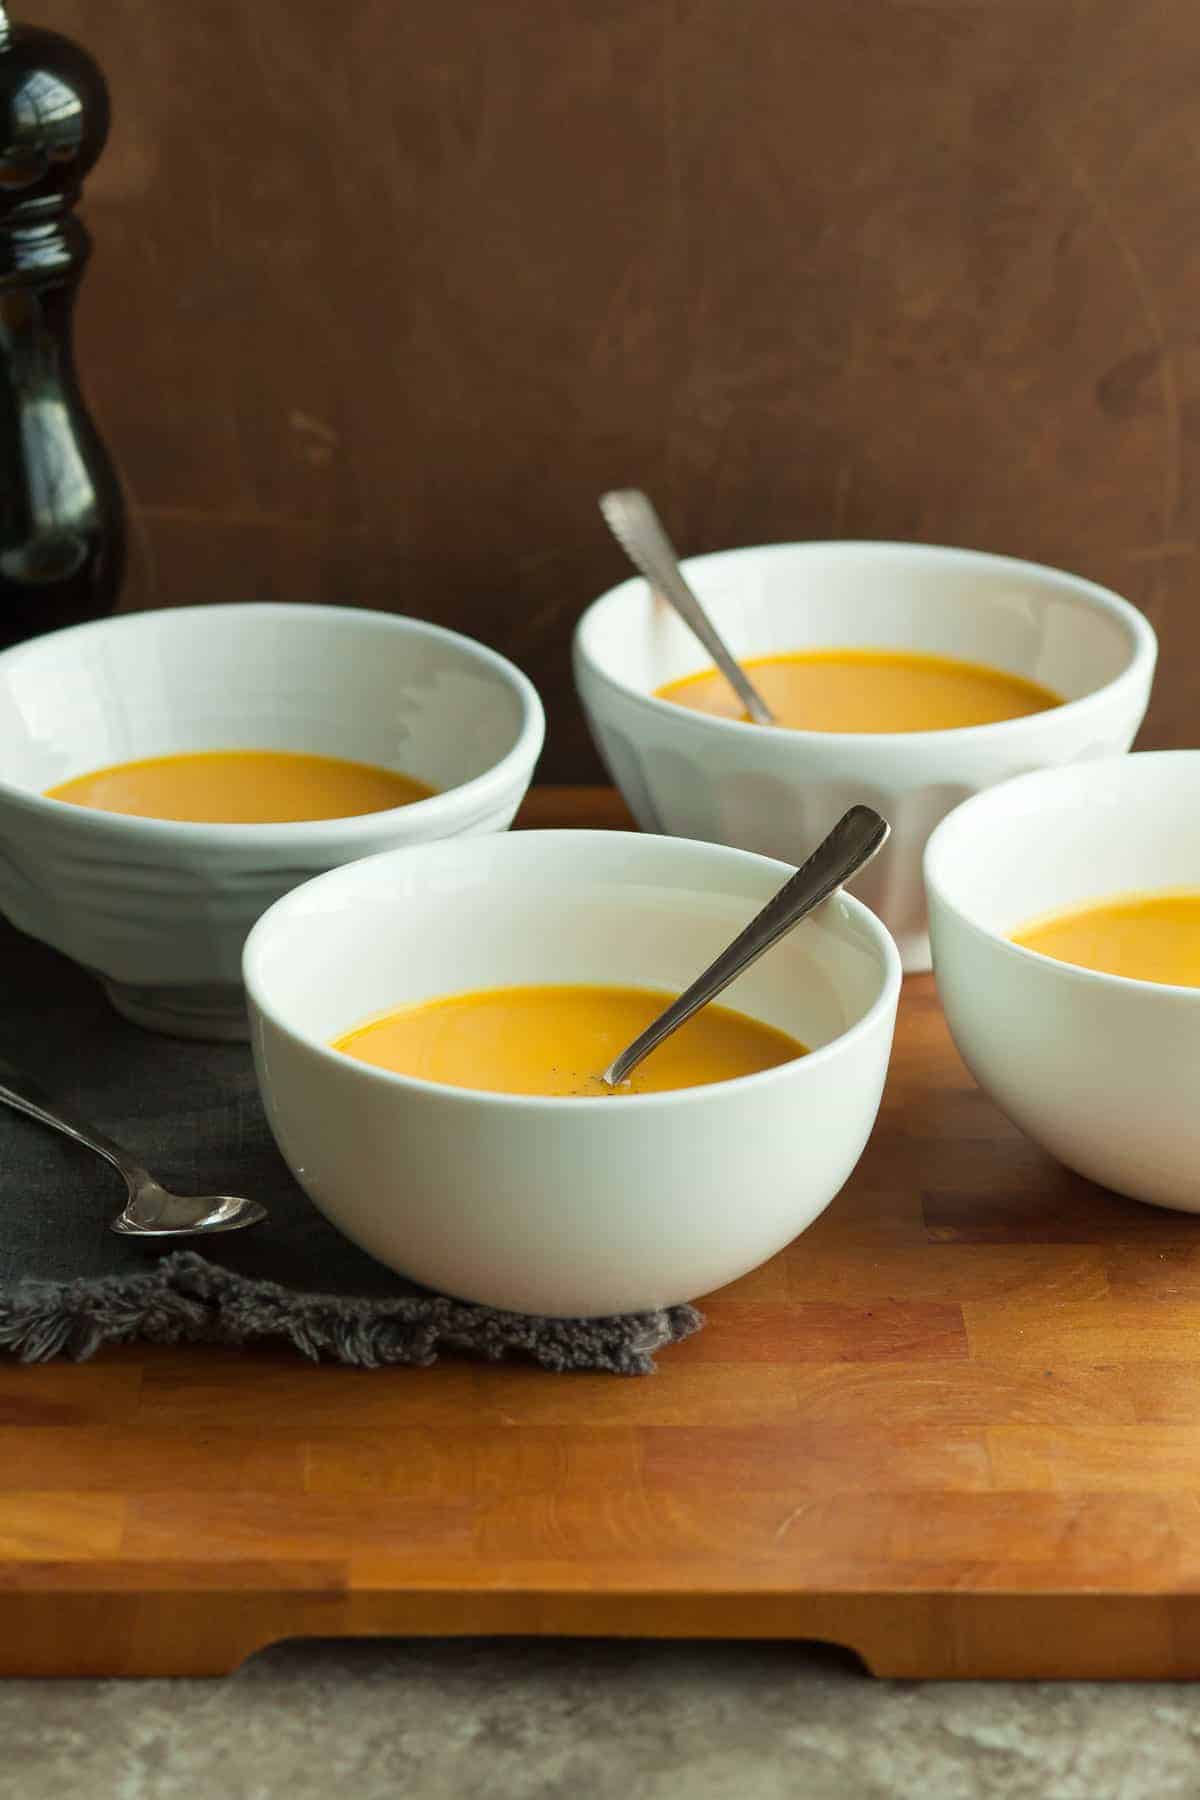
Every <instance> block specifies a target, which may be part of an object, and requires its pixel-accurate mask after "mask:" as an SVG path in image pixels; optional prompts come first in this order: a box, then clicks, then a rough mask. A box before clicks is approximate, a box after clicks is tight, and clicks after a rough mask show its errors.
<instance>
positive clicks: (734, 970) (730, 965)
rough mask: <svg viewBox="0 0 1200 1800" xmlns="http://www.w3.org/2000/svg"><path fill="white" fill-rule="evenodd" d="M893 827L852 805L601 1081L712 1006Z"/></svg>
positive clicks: (627, 1070)
mask: <svg viewBox="0 0 1200 1800" xmlns="http://www.w3.org/2000/svg"><path fill="white" fill-rule="evenodd" d="M890 830H891V827H890V826H889V824H888V823H887V820H886V819H881V818H880V816H879V814H878V813H877V812H872V810H871V808H870V807H869V806H852V807H851V808H850V811H849V812H848V813H843V815H842V817H841V818H840V819H839V820H838V822H837V824H836V825H835V826H834V828H833V830H832V831H831V832H830V833H829V836H828V837H827V838H825V839H823V841H822V842H821V843H820V844H818V846H817V848H816V849H815V850H814V851H813V853H812V855H811V856H810V857H809V859H808V861H807V862H806V863H804V864H802V865H801V867H800V868H799V869H797V870H796V873H795V874H794V875H791V876H789V877H788V879H787V881H785V882H784V884H783V886H782V887H781V888H780V890H779V892H778V893H777V894H776V895H775V896H774V897H773V898H772V899H770V900H768V901H767V904H766V905H765V906H764V907H763V909H762V911H761V912H760V913H756V914H755V916H754V918H753V919H751V921H750V923H749V924H748V925H747V926H746V928H745V930H744V931H741V932H739V933H738V935H737V937H735V938H734V940H733V942H732V944H730V945H728V947H727V948H726V949H724V950H722V952H721V954H720V955H719V956H718V957H717V958H716V959H715V961H713V962H711V963H710V964H709V966H708V968H707V969H705V971H704V973H703V974H702V975H698V976H697V977H696V979H695V981H693V983H692V985H691V986H690V987H689V988H685V989H684V991H683V993H682V994H680V996H679V998H678V999H677V1000H672V1002H671V1004H670V1006H668V1007H667V1008H666V1010H665V1011H664V1012H661V1013H660V1014H659V1016H658V1018H657V1019H654V1020H653V1021H652V1022H651V1023H650V1024H649V1025H647V1027H646V1029H645V1031H643V1032H642V1033H641V1034H640V1036H638V1037H635V1038H634V1040H633V1042H632V1044H630V1045H629V1047H628V1049H626V1050H622V1052H621V1054H620V1056H618V1057H616V1058H615V1059H614V1060H613V1061H612V1062H611V1063H609V1065H608V1067H607V1069H605V1071H604V1073H603V1075H602V1076H601V1077H600V1079H601V1081H603V1082H605V1083H606V1084H607V1085H608V1086H609V1087H613V1088H615V1087H620V1085H621V1083H622V1082H623V1081H626V1080H628V1078H629V1076H630V1075H631V1074H632V1073H633V1071H634V1069H636V1068H637V1066H638V1064H639V1063H640V1062H641V1061H642V1060H643V1058H644V1057H647V1056H649V1054H650V1052H651V1051H652V1050H655V1049H657V1047H658V1045H659V1044H661V1043H662V1041H663V1039H664V1038H668V1037H670V1035H671V1033H672V1032H673V1031H677V1030H678V1029H679V1027H680V1026H681V1025H682V1024H683V1023H684V1021H685V1019H690V1018H691V1016H692V1014H693V1013H695V1012H699V1010H700V1008H701V1007H702V1006H707V1005H708V1002H709V1001H710V1000H715V999H716V997H717V995H718V994H719V993H721V992H722V990H723V989H724V988H727V987H728V986H729V984H730V982H731V981H733V980H734V979H735V978H736V977H737V976H738V975H740V974H741V973H742V971H743V970H744V969H748V968H749V967H750V964H751V963H753V962H757V961H758V959H759V957H760V956H761V955H762V954H763V952H764V951H766V950H770V949H771V947H772V946H773V945H774V944H777V943H778V942H779V940H780V938H782V937H786V935H787V933H788V932H789V931H791V930H792V929H793V927H794V926H796V925H798V924H799V923H800V921H801V919H803V918H806V917H807V916H808V914H809V913H810V912H812V910H813V908H814V907H816V906H819V905H820V904H821V902H822V900H827V899H828V898H829V896H830V894H832V893H833V892H834V891H835V890H836V889H837V888H839V887H841V885H842V883H843V882H844V881H849V879H850V877H851V876H852V875H856V874H857V873H858V871H859V870H860V869H861V868H864V867H865V866H866V864H867V863H869V862H870V860H871V858H872V857H873V856H874V855H875V854H876V853H877V852H878V851H879V850H881V849H882V848H883V845H884V844H885V842H886V841H887V838H888V834H889V832H890Z"/></svg>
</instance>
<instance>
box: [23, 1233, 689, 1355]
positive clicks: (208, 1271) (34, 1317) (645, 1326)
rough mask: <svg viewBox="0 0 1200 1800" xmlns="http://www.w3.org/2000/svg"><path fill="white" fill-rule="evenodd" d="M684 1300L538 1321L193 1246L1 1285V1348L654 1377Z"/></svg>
mask: <svg viewBox="0 0 1200 1800" xmlns="http://www.w3.org/2000/svg"><path fill="white" fill-rule="evenodd" d="M702 1324H703V1319H702V1318H701V1315H700V1314H699V1313H698V1312H697V1311H696V1309H695V1308H694V1307H692V1306H669V1307H663V1308H661V1309H660V1310H658V1311H655V1312H645V1313H632V1314H627V1315H624V1316H621V1317H614V1318H608V1319H550V1318H535V1317H532V1316H530V1315H527V1314H523V1313H508V1312H498V1311H496V1310H495V1309H494V1308H491V1307H486V1306H473V1305H470V1304H469V1303H467V1302H465V1301H460V1300H450V1299H447V1298H445V1297H444V1296H442V1295H435V1294H431V1295H428V1296H426V1295H405V1296H400V1297H397V1298H396V1299H394V1300H378V1299H359V1298H354V1297H352V1296H343V1295H338V1294H301V1293H296V1292H293V1291H292V1290H291V1289H289V1288H285V1287H282V1286H280V1285H279V1284H278V1283H276V1282H273V1281H262V1280H257V1279H252V1278H250V1277H248V1276H245V1275H238V1274H236V1273H234V1272H233V1271H232V1270H230V1269H224V1268H221V1267H220V1266H219V1265H217V1264H216V1263H210V1262H207V1261H206V1260H205V1259H204V1258H203V1257H201V1256H198V1255H196V1253H195V1252H194V1251H190V1250H182V1251H176V1252H174V1253H173V1254H172V1255H169V1256H165V1257H163V1258H162V1260H161V1261H160V1262H159V1263H157V1264H156V1265H155V1267H154V1268H153V1269H150V1270H148V1271H146V1272H145V1273H142V1274H136V1275H110V1276H103V1277H100V1278H98V1279H95V1280H84V1281H66V1282H50V1281H22V1282H18V1283H16V1284H15V1285H13V1286H11V1287H9V1288H7V1289H0V1348H3V1349H6V1350H9V1351H10V1352H12V1353H14V1354H15V1355H16V1356H17V1357H18V1358H19V1359H20V1360H21V1361H22V1362H26V1363H40V1362H51V1361H53V1360H54V1359H55V1358H57V1357H68V1358H70V1359H71V1360H72V1361H75V1362H86V1361H87V1360H88V1359H89V1358H90V1357H93V1356H95V1354H96V1352H97V1351H98V1350H101V1349H103V1348H104V1347H105V1346H106V1345H109V1344H129V1343H135V1342H136V1343H143V1344H227V1345H243V1344H249V1343H255V1342H261V1341H264V1340H267V1339H280V1338H282V1339H284V1340H285V1341H287V1342H288V1343H290V1344H292V1345H293V1346H294V1347H295V1349H297V1350H298V1351H299V1352H300V1353H301V1355H302V1356H306V1357H308V1358H309V1359H310V1360H311V1361H313V1362H319V1361H321V1360H329V1361H333V1362H338V1363H344V1364H347V1365H348V1366H350V1367H353V1368H360V1369H378V1368H385V1367H389V1366H392V1365H395V1364H407V1365H409V1366H411V1367H414V1368H428V1367H429V1366H430V1365H431V1364H433V1363H435V1362H437V1360H438V1357H439V1354H441V1353H442V1352H445V1351H455V1350H459V1351H463V1352H465V1353H466V1354H468V1355H470V1356H475V1357H483V1358H485V1359H486V1360H487V1361H489V1362H499V1361H501V1360H502V1359H503V1358H505V1357H507V1356H512V1355H517V1356H525V1357H529V1358H531V1359H532V1360H533V1361H534V1362H536V1363H538V1364H540V1365H541V1367H542V1368H545V1369H553V1370H556V1371H566V1370H571V1369H580V1370H588V1369H590V1370H599V1371H604V1372H607V1373H610V1374H615V1375H650V1374H653V1373H654V1355H655V1353H656V1352H657V1351H659V1350H662V1349H665V1348H666V1347H667V1346H668V1345H671V1344H676V1343H680V1342H681V1341H682V1340H683V1339H684V1338H687V1337H690V1336H691V1335H692V1333H693V1332H694V1331H698V1330H699V1329H700V1326H701V1325H702Z"/></svg>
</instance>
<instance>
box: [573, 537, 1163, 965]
mask: <svg viewBox="0 0 1200 1800" xmlns="http://www.w3.org/2000/svg"><path fill="white" fill-rule="evenodd" d="M684 568H685V569H686V570H687V573H688V576H689V578H690V580H691V581H692V583H693V584H694V586H695V588H696V591H697V592H698V594H699V595H700V598H701V599H702V600H703V601H704V604H705V605H706V607H708V609H709V611H710V612H711V614H712V616H713V619H714V620H715V622H716V624H717V627H718V629H719V630H720V631H721V632H722V634H723V635H724V637H725V638H726V640H727V642H728V643H729V644H730V645H731V647H732V649H733V650H734V653H735V654H736V655H738V656H740V657H748V656H758V655H769V654H770V653H771V652H772V651H780V650H799V649H806V648H809V647H815V646H820V645H837V646H841V645H860V646H867V647H875V648H885V649H901V650H903V649H914V650H923V651H927V652H932V653H937V654H942V655H945V656H957V657H963V658H966V659H967V660H970V661H975V662H985V663H990V664H991V665H992V666H993V667H995V668H999V669H1005V670H1007V671H1009V672H1010V673H1012V674H1015V675H1024V676H1028V677H1030V678H1031V679H1033V680H1035V681H1040V682H1043V683H1044V684H1045V685H1046V686H1048V687H1050V688H1052V689H1054V691H1055V692H1057V693H1060V694H1062V695H1064V696H1065V697H1066V698H1067V700H1068V701H1069V704H1068V705H1066V706H1062V707H1058V708H1056V709H1055V710H1054V711H1051V712H1045V713H1037V714H1034V715H1033V716H1032V717H1030V718H1026V719H1013V720H1006V721H1004V722H1002V723H1000V724H996V725H982V726H974V727H971V728H969V729H965V730H959V731H931V732H905V733H895V734H887V735H881V736H878V737H876V736H863V735H861V734H849V733H847V734H842V733H830V732H800V731H781V730H776V729H772V728H770V727H766V728H764V727H762V726H758V725H749V724H743V723H741V722H740V721H738V720H733V719H717V718H711V717H706V716H705V715H704V714H702V713H697V712H693V711H690V710H688V709H687V708H685V707H682V706H675V705H673V704H671V703H670V702H669V701H665V700H656V699H655V698H654V689H655V688H658V687H660V686H661V685H662V684H663V682H666V681H672V680H674V679H676V678H677V677H678V676H682V675H687V674H690V673H691V672H692V671H694V670H697V669H701V668H704V667H706V666H707V664H708V658H707V657H706V655H705V653H704V651H703V650H702V649H701V648H700V646H699V644H698V643H697V641H696V639H695V638H694V637H693V636H692V634H691V632H690V631H689V630H688V629H687V627H686V626H685V625H683V624H682V623H681V622H680V620H679V619H678V618H677V617H676V615H675V613H674V612H673V611H672V610H671V608H670V607H668V606H667V605H666V603H665V602H663V601H660V600H657V599H655V598H654V597H653V596H652V595H651V593H650V591H649V589H648V588H647V586H646V583H645V582H644V581H642V580H640V579H638V578H634V579H633V580H630V581H626V582H623V583H622V584H621V586H620V587H617V588H613V589H612V590H611V591H610V592H609V593H607V594H605V595H603V597H602V598H601V599H599V600H597V601H596V602H595V603H594V604H593V605H592V606H591V607H589V609H588V610H587V612H585V613H584V615H583V618H582V619H581V620H580V622H579V626H578V628H577V630H576V634H575V678H576V683H577V685H578V688H579V693H580V697H581V699H582V701H583V705H584V708H585V710H586V712H587V716H588V721H589V723H590V725H591V729H592V735H593V737H594V738H595V741H596V745H597V747H598V749H599V751H600V754H601V756H602V757H603V759H604V761H605V763H606V765H607V767H608V769H609V772H610V773H611V775H612V777H613V780H614V781H615V782H616V783H617V785H618V786H619V787H620V789H621V792H622V794H623V795H624V797H625V800H626V802H627V803H628V805H629V807H630V808H631V810H632V812H633V814H634V817H635V818H636V819H637V821H638V823H639V825H641V826H642V828H643V830H646V831H664V832H669V833H671V834H672V835H673V836H676V837H691V838H707V839H710V840H712V841H713V842H720V843H725V844H736V845H739V846H740V847H741V848H742V849H745V850H757V851H760V852H762V853H763V854H764V855H768V856H778V857H782V858H784V859H785V860H787V861H788V862H801V861H803V859H804V857H805V856H806V855H807V854H808V853H809V852H810V851H811V850H812V849H814V848H815V846H816V844H817V843H818V841H819V840H820V839H821V838H822V837H823V836H824V835H825V833H826V832H827V831H828V830H829V828H830V826H831V825H832V824H833V823H834V821H835V820H836V819H837V818H838V817H839V816H840V814H841V813H842V812H844V811H845V809H846V807H847V806H850V805H852V804H854V803H855V802H856V801H863V802H865V803H866V804H867V805H869V806H874V807H875V808H876V809H877V810H878V811H879V812H881V813H882V814H883V815H884V817H885V818H886V819H887V820H888V821H889V823H890V824H891V827H892V836H891V840H890V842H889V843H888V845H887V847H886V848H885V849H884V851H883V853H882V855H880V856H878V857H876V859H875V861H874V862H873V863H872V865H871V867H870V868H869V869H867V870H865V871H864V873H863V875H862V876H861V877H860V879H859V881H858V882H857V883H856V884H855V886H854V892H855V893H856V894H858V895H859V896H860V897H861V898H862V899H863V900H865V901H866V902H867V904H868V905H869V906H871V907H873V908H874V909H875V911H876V912H877V913H878V914H879V916H880V917H881V918H882V919H883V920H884V922H885V923H886V924H887V925H888V926H889V928H890V929H891V931H892V933H893V934H894V936H895V938H896V940H897V942H898V943H899V945H900V951H901V955H902V957H903V959H904V966H905V968H906V969H925V968H928V967H929V940H928V930H927V922H926V914H925V895H924V890H923V887H922V882H921V854H922V852H923V850H924V848H925V843H926V840H927V838H928V836H929V833H930V831H931V830H932V829H933V827H934V826H935V825H936V824H937V823H938V821H939V819H941V818H943V817H944V816H945V814H946V813H947V812H949V811H950V809H951V807H953V806H955V805H956V804H957V803H958V802H959V801H960V800H964V799H966V798H967V796H968V795H970V794H973V793H976V792H977V791H978V790H980V789H981V788H986V787H990V786H991V785H992V784H993V783H994V782H997V781H1002V780H1005V779H1006V778H1008V777H1009V776H1013V775H1019V774H1022V773H1024V771H1025V770H1027V769H1034V768H1040V767H1043V766H1046V765H1050V764H1055V763H1064V762H1076V761H1079V760H1081V759H1083V758H1085V757H1092V756H1101V755H1106V754H1111V753H1112V752H1114V751H1120V750H1127V749H1128V747H1129V745H1130V744H1131V743H1132V741H1133V738H1134V734H1135V733H1136V731H1137V728H1138V726H1139V725H1140V723H1141V720H1142V716H1143V714H1144V712H1145V710H1146V702H1147V699H1148V697H1149V693H1150V684H1151V681H1152V679H1153V674H1154V663H1155V651H1156V646H1155V639H1154V633H1153V631H1152V630H1151V628H1150V626H1149V624H1148V623H1147V621H1146V620H1145V619H1144V618H1143V617H1142V615H1141V614H1140V613H1139V612H1137V611H1136V610H1135V608H1134V607H1132V606H1130V605H1129V604H1128V603H1127V602H1126V601H1124V600H1121V599H1118V597H1117V596H1116V595H1115V594H1110V593H1108V592H1107V591H1106V590H1105V589H1104V588H1099V587H1096V586H1095V585H1094V584H1093V583H1092V582H1090V581H1082V580H1080V579H1079V578H1078V577H1076V576H1073V575H1066V574H1063V573H1061V572H1060V571H1059V570H1057V569H1047V568H1042V567H1041V566H1040V565H1038V564H1036V563H1027V562H1016V561H1013V560H1012V559H1011V558H1010V557H1005V556H986V555H983V554H981V553H980V552H978V551H972V550H952V549H943V548H940V547H937V546H930V545H921V544H875V543H849V542H847V543H807V544H773V545H767V546H765V547H761V548H757V549H748V550H726V551H722V552H720V553H719V554H718V555H715V556H698V557H693V558H692V559H691V560H690V561H688V562H686V563H685V564H684Z"/></svg>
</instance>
